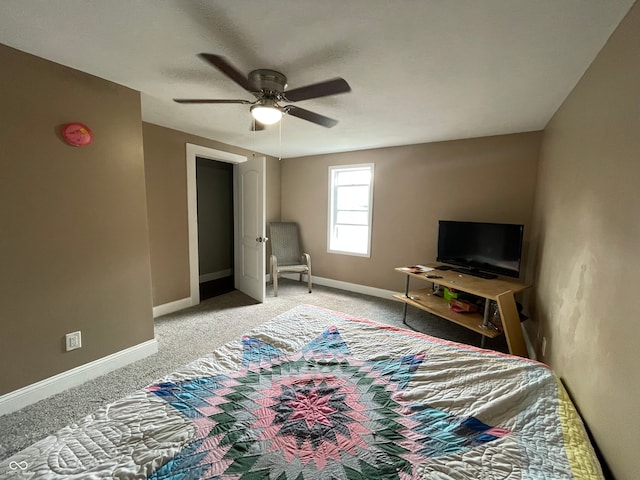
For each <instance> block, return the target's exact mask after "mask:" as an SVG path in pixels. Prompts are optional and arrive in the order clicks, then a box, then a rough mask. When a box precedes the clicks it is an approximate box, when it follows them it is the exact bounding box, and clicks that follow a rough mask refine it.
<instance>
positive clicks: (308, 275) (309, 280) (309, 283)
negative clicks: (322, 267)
mask: <svg viewBox="0 0 640 480" xmlns="http://www.w3.org/2000/svg"><path fill="white" fill-rule="evenodd" d="M307 285H308V286H309V293H311V271H308V272H307Z"/></svg>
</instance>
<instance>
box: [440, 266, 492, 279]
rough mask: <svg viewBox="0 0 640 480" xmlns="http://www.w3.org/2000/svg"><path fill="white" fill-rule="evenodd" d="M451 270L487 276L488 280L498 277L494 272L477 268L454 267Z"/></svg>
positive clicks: (475, 275) (476, 275)
mask: <svg viewBox="0 0 640 480" xmlns="http://www.w3.org/2000/svg"><path fill="white" fill-rule="evenodd" d="M451 270H453V271H454V272H458V273H466V274H467V275H472V276H474V277H480V278H486V279H488V280H489V279H492V278H498V276H497V275H494V274H493V273H487V272H483V271H481V270H477V269H475V268H452V269H451Z"/></svg>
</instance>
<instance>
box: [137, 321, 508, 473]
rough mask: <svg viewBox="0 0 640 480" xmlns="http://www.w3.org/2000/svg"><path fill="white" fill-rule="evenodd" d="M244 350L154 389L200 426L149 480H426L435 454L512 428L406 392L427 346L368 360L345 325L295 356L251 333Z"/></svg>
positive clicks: (451, 451)
mask: <svg viewBox="0 0 640 480" xmlns="http://www.w3.org/2000/svg"><path fill="white" fill-rule="evenodd" d="M242 349H243V350H242V362H241V366H240V367H239V368H238V369H237V370H236V371H234V372H231V373H225V374H218V375H214V376H210V377H200V378H193V379H188V380H185V381H181V382H163V383H159V384H156V385H152V386H150V387H147V391H148V392H150V393H152V394H154V395H156V396H157V397H159V398H161V399H163V400H164V401H165V402H167V403H168V404H169V405H171V407H172V408H174V409H175V410H176V411H178V412H180V413H181V414H182V415H184V416H185V417H187V418H188V419H189V421H191V422H193V424H194V425H195V427H196V434H195V435H194V437H193V439H192V441H191V442H189V443H188V444H187V445H186V447H185V448H183V449H182V450H181V451H180V452H179V453H178V454H177V455H175V456H174V457H173V458H172V459H171V460H169V461H168V462H167V463H165V464H164V465H163V466H161V467H160V468H159V469H157V470H156V471H155V472H154V473H153V474H152V475H151V476H150V477H149V478H152V479H156V480H161V479H172V480H173V479H180V480H188V479H195V478H211V479H227V478H228V479H243V480H249V479H275V480H303V479H311V478H327V479H329V478H348V479H370V478H379V479H408V478H418V477H419V476H420V475H419V472H418V471H417V468H418V466H419V465H420V464H421V463H422V462H424V460H425V459H429V458H436V457H439V456H445V455H451V454H456V453H464V451H466V450H470V449H473V448H475V447H477V446H480V445H484V444H487V443H489V442H492V441H494V440H497V439H499V438H502V437H505V436H508V435H509V434H510V433H511V432H510V431H509V430H508V429H506V428H502V427H500V426H496V425H487V424H485V423H483V422H481V421H479V420H478V419H477V418H475V417H471V416H458V415H454V414H451V413H449V412H447V411H445V410H442V409H439V408H435V407H433V406H430V405H428V404H426V403H421V402H417V401H412V400H409V399H405V398H404V395H403V393H404V391H405V389H406V388H407V386H408V385H409V384H410V382H411V381H412V377H413V376H414V375H415V374H416V372H419V371H420V368H421V367H422V366H424V365H425V364H426V363H427V362H429V357H428V355H426V354H424V353H417V354H411V355H405V356H400V357H397V358H396V357H389V358H376V359H375V360H370V359H369V360H364V359H360V358H358V356H357V355H354V354H352V352H351V351H350V348H349V345H348V343H347V342H346V341H345V340H344V339H343V338H342V335H341V333H340V330H339V329H338V327H336V326H332V327H330V328H328V329H327V330H326V331H324V332H323V333H322V334H321V335H320V336H319V337H318V338H316V339H314V340H312V341H311V342H309V343H308V344H307V345H305V346H304V347H303V348H301V349H300V350H298V351H296V352H293V353H291V352H285V351H282V350H280V349H278V348H276V347H275V346H273V345H271V344H269V343H267V342H265V341H263V340H260V339H258V338H254V337H249V336H247V337H243V339H242Z"/></svg>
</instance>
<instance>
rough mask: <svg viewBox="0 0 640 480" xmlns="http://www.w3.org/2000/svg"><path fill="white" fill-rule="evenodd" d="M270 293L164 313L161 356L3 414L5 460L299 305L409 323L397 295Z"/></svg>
mask: <svg viewBox="0 0 640 480" xmlns="http://www.w3.org/2000/svg"><path fill="white" fill-rule="evenodd" d="M267 295H268V296H267V298H266V300H265V302H264V303H262V304H260V303H257V302H255V301H254V300H253V299H251V298H249V297H247V296H246V295H244V294H243V293H241V292H239V291H233V292H230V293H226V294H224V295H220V296H218V297H214V298H210V299H208V300H205V301H204V302H202V303H201V304H200V305H197V306H195V307H191V308H188V309H185V310H182V311H180V312H176V313H173V314H169V315H165V316H163V317H160V318H157V319H156V320H155V336H156V339H157V341H158V353H157V354H155V355H151V356H149V357H147V358H144V359H142V360H140V361H137V362H135V363H133V364H131V365H128V366H126V367H123V368H120V369H118V370H115V371H113V372H111V373H108V374H106V375H102V376H100V377H98V378H95V379H93V380H91V381H89V382H86V383H84V384H82V385H80V386H78V387H75V388H71V389H69V390H66V391H64V392H62V393H59V394H57V395H53V396H52V397H49V398H47V399H45V400H42V401H40V402H37V403H35V404H33V405H29V406H27V407H25V408H23V409H21V410H19V411H17V412H14V413H12V414H9V415H3V416H2V417H0V432H2V437H1V438H0V460H3V459H5V458H7V457H9V456H11V455H13V454H14V453H16V452H18V451H20V450H22V449H24V448H26V447H28V446H29V445H31V444H33V443H35V442H36V441H38V440H40V439H42V438H44V437H46V436H48V435H50V434H52V433H54V432H56V431H58V430H59V429H61V428H63V427H64V426H66V425H69V424H71V423H73V422H75V421H76V420H78V419H80V418H83V417H84V416H86V415H88V414H90V413H91V412H93V411H94V410H96V409H97V408H98V407H100V406H102V405H105V404H107V403H110V402H113V401H115V400H117V399H119V398H122V397H124V396H126V395H128V394H130V393H132V392H134V391H136V390H138V389H140V388H142V387H145V386H147V385H149V384H151V383H154V381H156V380H158V379H160V378H162V377H164V376H165V375H167V374H168V373H170V372H172V371H174V370H176V369H178V368H179V367H181V366H183V365H185V364H187V363H189V362H191V361H193V360H196V359H197V358H200V357H202V356H204V355H206V354H208V353H210V352H212V351H213V350H215V349H216V348H218V347H220V346H221V345H224V344H225V343H227V342H229V341H231V340H234V339H237V338H239V337H241V336H242V335H243V334H245V333H247V332H248V331H250V330H251V329H253V328H254V327H256V326H258V325H260V324H262V323H264V322H266V321H268V320H270V319H272V318H273V317H275V316H277V315H279V314H281V313H283V312H285V311H287V310H290V309H291V308H293V307H295V306H297V305H302V304H309V305H317V306H321V307H324V308H328V309H331V310H337V311H340V312H344V313H348V314H351V315H355V316H358V317H364V318H368V319H370V320H374V321H377V322H382V323H386V324H389V325H394V326H397V327H405V326H404V325H403V323H402V308H403V305H402V304H401V303H400V302H398V301H395V300H393V299H383V298H378V297H372V296H368V295H362V294H357V293H353V292H348V291H345V290H338V289H334V288H328V287H323V286H318V285H316V286H314V289H313V293H311V294H309V293H308V292H307V290H306V288H305V286H304V284H301V283H299V282H295V281H291V280H286V279H283V280H282V281H281V283H280V284H279V296H278V297H277V298H276V297H273V296H272V295H273V292H272V289H271V288H267ZM407 323H408V324H410V325H411V326H412V327H414V328H415V329H416V330H417V331H420V332H422V333H426V334H429V335H433V336H435V337H439V338H444V339H447V340H453V341H457V342H462V343H467V344H471V345H476V346H478V345H479V344H480V336H479V335H478V334H476V333H474V332H471V331H469V330H467V329H465V328H463V327H460V326H458V325H455V324H453V323H451V322H448V321H446V320H443V319H441V318H438V317H435V316H433V315H430V314H428V313H426V312H422V311H419V310H417V309H414V308H411V307H409V309H408V315H407ZM486 348H492V349H495V350H499V351H503V352H506V351H507V346H506V342H505V340H504V337H498V338H497V339H488V340H487V343H486Z"/></svg>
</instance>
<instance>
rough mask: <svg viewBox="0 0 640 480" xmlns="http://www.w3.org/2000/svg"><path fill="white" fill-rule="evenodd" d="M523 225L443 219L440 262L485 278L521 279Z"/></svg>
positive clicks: (441, 222)
mask: <svg viewBox="0 0 640 480" xmlns="http://www.w3.org/2000/svg"><path fill="white" fill-rule="evenodd" d="M523 232H524V225H515V224H508V223H482V222H459V221H452V220H440V221H439V225H438V256H437V261H438V262H441V263H447V264H450V265H456V266H458V267H461V268H454V269H453V270H454V271H456V272H461V273H467V274H470V275H475V276H478V277H483V278H495V277H496V275H495V274H498V275H506V276H509V277H519V276H520V261H521V258H522V234H523Z"/></svg>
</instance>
